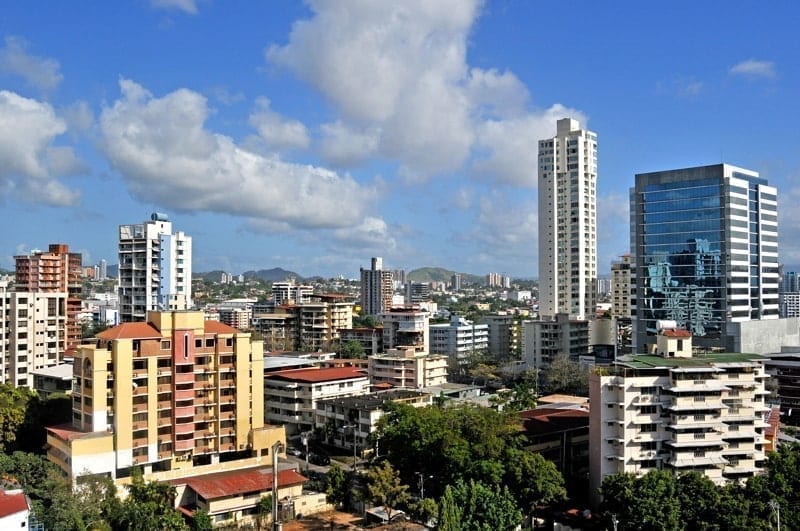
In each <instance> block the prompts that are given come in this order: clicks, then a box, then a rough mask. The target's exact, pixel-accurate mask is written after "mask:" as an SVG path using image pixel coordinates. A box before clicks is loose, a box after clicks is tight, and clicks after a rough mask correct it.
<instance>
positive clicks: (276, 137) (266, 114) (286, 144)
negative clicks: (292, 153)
mask: <svg viewBox="0 0 800 531" xmlns="http://www.w3.org/2000/svg"><path fill="white" fill-rule="evenodd" d="M249 121H250V125H251V126H253V127H254V128H255V129H256V130H257V131H258V134H259V135H260V136H261V139H262V140H263V141H264V142H265V143H266V145H267V147H269V148H271V149H275V150H279V151H280V150H282V149H305V148H307V147H308V144H309V138H308V130H307V129H306V126H305V125H303V123H302V122H300V121H298V120H287V119H285V118H284V117H283V116H281V115H280V114H278V113H276V112H275V111H273V110H272V109H271V108H270V101H269V99H268V98H264V97H262V98H258V99H257V100H256V110H255V111H254V112H253V113H252V114H251V115H250V120H249Z"/></svg>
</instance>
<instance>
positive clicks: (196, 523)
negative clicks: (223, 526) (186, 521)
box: [192, 509, 214, 531]
mask: <svg viewBox="0 0 800 531" xmlns="http://www.w3.org/2000/svg"><path fill="white" fill-rule="evenodd" d="M212 529H214V522H213V521H212V520H211V516H209V514H208V513H207V512H206V511H204V510H202V509H198V510H197V511H195V513H194V516H193V517H192V531H211V530H212Z"/></svg>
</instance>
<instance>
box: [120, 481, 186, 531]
mask: <svg viewBox="0 0 800 531" xmlns="http://www.w3.org/2000/svg"><path fill="white" fill-rule="evenodd" d="M126 487H127V489H128V497H127V498H125V501H124V502H123V503H122V507H121V510H120V514H119V515H118V519H117V521H115V522H113V525H114V528H115V529H127V530H130V531H149V530H152V529H162V530H185V529H187V527H186V523H185V522H184V520H183V517H182V516H181V513H180V512H178V511H177V510H176V509H175V508H174V501H175V495H176V490H175V487H173V486H172V485H169V484H168V483H160V482H157V481H145V480H144V478H143V477H142V472H141V470H139V469H138V468H137V469H134V472H133V475H132V478H131V483H130V484H129V485H126Z"/></svg>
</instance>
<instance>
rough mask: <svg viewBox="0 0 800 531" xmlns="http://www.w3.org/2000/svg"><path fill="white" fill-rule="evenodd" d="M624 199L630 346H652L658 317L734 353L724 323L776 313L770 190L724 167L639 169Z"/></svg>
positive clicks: (773, 195) (729, 327) (746, 173)
mask: <svg viewBox="0 0 800 531" xmlns="http://www.w3.org/2000/svg"><path fill="white" fill-rule="evenodd" d="M630 197H631V209H630V212H631V227H632V228H633V229H632V231H633V232H632V234H631V236H632V250H633V255H634V260H635V275H636V281H637V287H636V295H635V308H634V310H633V311H634V313H635V318H634V323H633V325H634V329H633V334H634V348H635V351H636V352H647V351H648V349H649V348H650V345H653V344H655V341H656V324H657V322H658V321H659V320H665V319H666V320H673V321H675V322H677V324H678V326H680V327H684V328H686V329H688V330H689V331H690V332H691V333H692V335H693V337H694V342H695V344H696V345H698V346H701V347H704V348H718V349H722V350H725V351H729V352H735V351H738V349H737V345H736V343H737V342H738V341H739V339H737V337H736V332H735V330H734V328H735V326H733V325H738V324H741V325H744V324H745V323H746V322H749V321H762V320H772V319H778V317H779V304H778V279H779V276H778V218H777V191H776V190H775V188H774V187H772V186H769V185H768V183H767V181H766V180H765V179H762V178H760V177H759V176H758V173H756V172H754V171H751V170H746V169H743V168H737V167H735V166H731V165H728V164H716V165H712V166H702V167H695V168H686V169H679V170H669V171H660V172H652V173H643V174H638V175H636V184H635V186H634V187H633V188H632V189H631V193H630Z"/></svg>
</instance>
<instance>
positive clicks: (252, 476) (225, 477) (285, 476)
mask: <svg viewBox="0 0 800 531" xmlns="http://www.w3.org/2000/svg"><path fill="white" fill-rule="evenodd" d="M306 481H308V479H307V478H306V477H305V476H301V475H300V474H298V473H297V472H296V471H294V470H279V471H278V487H279V488H280V487H289V486H292V485H298V484H303V483H305V482H306ZM170 483H172V484H173V485H187V486H188V487H190V488H191V489H192V490H193V491H195V492H196V493H197V494H199V495H200V496H202V497H203V498H205V499H206V500H215V499H219V498H227V497H230V496H236V495H238V494H243V493H245V492H261V491H265V490H269V489H271V488H272V468H271V467H261V468H250V469H244V470H231V471H229V472H217V473H214V474H205V475H202V476H193V477H189V478H182V479H175V480H172V481H170Z"/></svg>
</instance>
